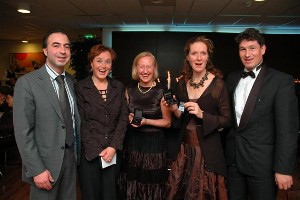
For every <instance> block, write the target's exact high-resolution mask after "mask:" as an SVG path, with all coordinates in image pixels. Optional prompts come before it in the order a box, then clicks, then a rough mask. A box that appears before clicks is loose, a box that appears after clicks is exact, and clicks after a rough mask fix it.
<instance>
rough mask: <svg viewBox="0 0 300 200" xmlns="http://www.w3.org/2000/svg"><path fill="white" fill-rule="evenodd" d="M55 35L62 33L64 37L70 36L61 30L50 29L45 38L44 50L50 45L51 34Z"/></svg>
mask: <svg viewBox="0 0 300 200" xmlns="http://www.w3.org/2000/svg"><path fill="white" fill-rule="evenodd" d="M53 33H62V34H64V35H66V36H67V37H68V35H67V34H66V32H65V31H64V30H63V29H60V28H55V29H50V30H49V31H48V32H47V33H46V35H45V36H44V37H43V48H47V45H48V38H49V36H50V35H51V34H53Z"/></svg>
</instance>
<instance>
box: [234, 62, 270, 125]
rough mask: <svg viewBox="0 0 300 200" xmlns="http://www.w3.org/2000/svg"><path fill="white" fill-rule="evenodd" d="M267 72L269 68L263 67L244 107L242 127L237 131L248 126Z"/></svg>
mask: <svg viewBox="0 0 300 200" xmlns="http://www.w3.org/2000/svg"><path fill="white" fill-rule="evenodd" d="M266 72H267V67H266V66H264V67H262V69H261V71H260V73H259V75H258V76H257V78H256V80H255V82H254V84H253V87H252V89H251V91H250V93H249V96H248V99H247V101H246V104H245V107H244V111H243V114H242V116H241V121H240V125H239V127H238V128H237V131H241V130H242V129H244V128H245V127H246V125H247V123H248V122H249V119H250V117H251V115H252V112H253V109H254V106H255V103H256V99H257V96H258V94H259V91H260V88H261V86H262V82H263V80H264V77H265V74H266Z"/></svg>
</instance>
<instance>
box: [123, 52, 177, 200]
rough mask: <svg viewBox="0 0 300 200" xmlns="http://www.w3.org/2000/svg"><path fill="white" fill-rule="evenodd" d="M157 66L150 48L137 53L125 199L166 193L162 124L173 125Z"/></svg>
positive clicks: (152, 198)
mask: <svg viewBox="0 0 300 200" xmlns="http://www.w3.org/2000/svg"><path fill="white" fill-rule="evenodd" d="M157 68H158V65H157V62H156V59H155V57H154V56H153V55H152V54H151V53H149V52H142V53H140V54H138V55H137V56H136V58H135V59H134V61H133V66H132V78H133V79H134V80H136V81H137V82H136V83H135V84H134V85H132V86H130V87H128V89H127V99H128V107H129V112H130V114H129V122H130V123H131V125H130V126H129V128H128V131H127V134H126V143H125V146H124V148H125V150H124V151H125V152H124V170H125V174H123V176H122V178H123V180H122V181H123V184H122V190H123V192H124V193H125V196H126V197H125V198H126V199H134V200H160V199H163V195H164V188H165V182H166V179H167V169H166V164H167V157H166V149H165V138H164V131H163V128H167V127H169V126H170V125H171V115H170V112H169V111H168V110H167V108H166V107H165V106H162V97H163V88H162V87H161V86H160V85H159V84H157V83H156V82H155V81H154V80H155V79H156V78H157V77H158V69H157ZM135 109H139V110H141V111H142V119H141V121H140V122H139V120H136V119H133V118H134V110H135ZM136 114H137V113H136ZM135 117H137V116H135ZM122 181H121V182H122Z"/></svg>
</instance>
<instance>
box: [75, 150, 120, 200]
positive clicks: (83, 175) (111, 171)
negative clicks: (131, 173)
mask: <svg viewBox="0 0 300 200" xmlns="http://www.w3.org/2000/svg"><path fill="white" fill-rule="evenodd" d="M116 163H117V164H115V165H111V166H109V167H107V168H104V169H102V164H101V159H100V157H98V158H95V159H93V160H91V161H88V160H86V158H85V156H84V154H82V155H81V160H80V165H79V166H78V176H79V184H80V189H81V194H82V200H116V199H117V193H118V190H117V178H118V175H119V168H120V164H119V163H120V162H119V161H118V156H117V162H116Z"/></svg>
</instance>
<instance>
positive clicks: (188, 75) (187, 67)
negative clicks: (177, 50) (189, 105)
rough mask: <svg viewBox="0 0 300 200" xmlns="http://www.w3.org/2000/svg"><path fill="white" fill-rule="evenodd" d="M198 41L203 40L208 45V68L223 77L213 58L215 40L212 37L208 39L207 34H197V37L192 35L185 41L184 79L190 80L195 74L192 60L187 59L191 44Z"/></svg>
mask: <svg viewBox="0 0 300 200" xmlns="http://www.w3.org/2000/svg"><path fill="white" fill-rule="evenodd" d="M196 42H202V43H204V44H205V45H206V46H207V52H208V61H207V64H206V70H207V71H208V72H210V73H212V74H214V75H215V76H217V77H219V78H223V75H222V72H221V71H220V70H218V69H217V68H215V66H214V64H213V62H212V60H211V59H212V54H213V49H214V45H213V42H212V41H211V40H210V39H207V38H206V37H205V36H196V37H192V38H190V39H188V40H187V42H186V43H185V47H184V60H183V69H182V72H181V73H182V75H183V76H184V79H185V80H186V81H188V80H189V79H191V78H192V75H193V69H192V67H191V65H190V62H189V61H188V59H187V56H188V55H189V53H190V47H191V45H192V44H194V43H196Z"/></svg>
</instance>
